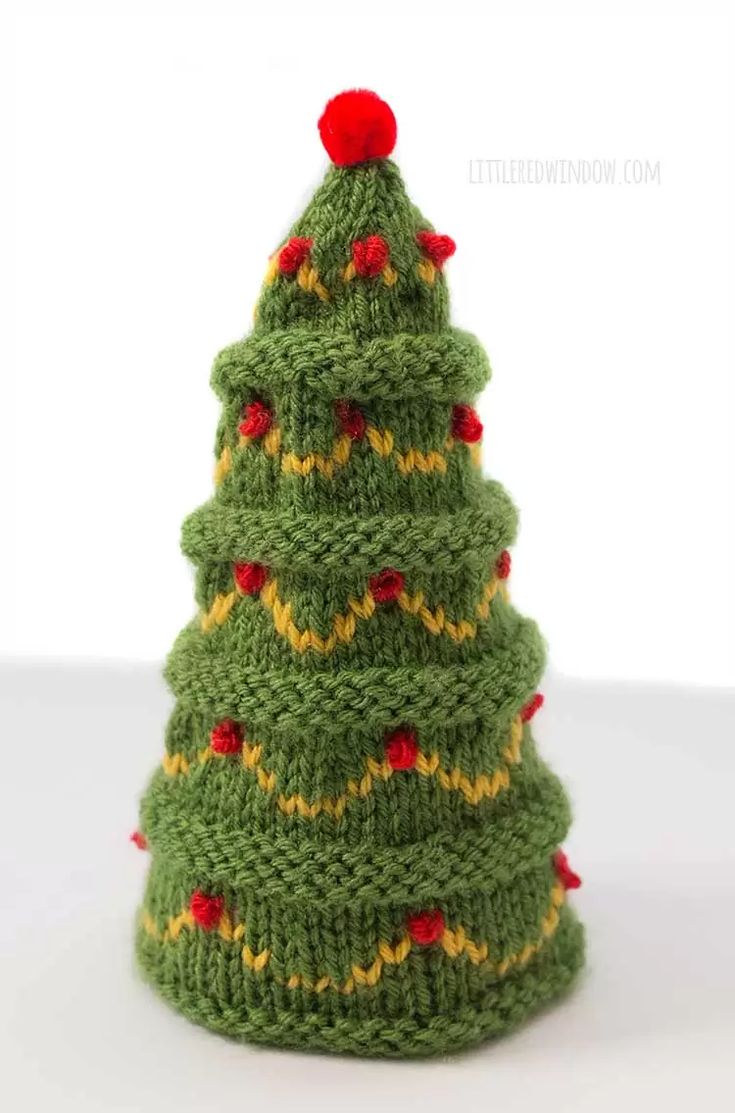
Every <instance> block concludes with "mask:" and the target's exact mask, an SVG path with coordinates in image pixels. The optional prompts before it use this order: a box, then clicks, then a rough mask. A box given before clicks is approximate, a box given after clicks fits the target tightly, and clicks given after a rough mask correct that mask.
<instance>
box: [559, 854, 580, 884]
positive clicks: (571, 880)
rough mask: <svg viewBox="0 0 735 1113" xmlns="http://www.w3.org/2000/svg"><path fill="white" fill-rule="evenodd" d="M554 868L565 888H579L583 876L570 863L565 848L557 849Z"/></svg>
mask: <svg viewBox="0 0 735 1113" xmlns="http://www.w3.org/2000/svg"><path fill="white" fill-rule="evenodd" d="M553 862H554V869H555V870H556V876H557V877H558V878H559V880H560V881H561V883H562V885H563V886H564V888H565V889H578V888H579V886H580V885H581V884H582V878H581V877H580V876H579V874H578V873H575V872H574V870H573V869H572V868H571V866H570V865H569V859H568V858H567V856H566V854H565V853H564V851H563V850H557V852H556V854H555V855H554V858H553Z"/></svg>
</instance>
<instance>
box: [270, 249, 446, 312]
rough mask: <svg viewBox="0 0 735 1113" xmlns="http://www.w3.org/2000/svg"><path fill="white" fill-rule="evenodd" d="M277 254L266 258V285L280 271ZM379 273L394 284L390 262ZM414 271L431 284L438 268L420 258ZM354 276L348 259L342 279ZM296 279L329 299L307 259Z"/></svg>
mask: <svg viewBox="0 0 735 1113" xmlns="http://www.w3.org/2000/svg"><path fill="white" fill-rule="evenodd" d="M279 251H280V248H279ZM278 254H279V252H278V251H276V252H274V254H273V255H272V256H271V257H270V259H269V260H268V266H267V268H266V272H265V278H264V282H265V285H266V286H271V285H272V284H273V283H274V282H275V280H276V278H277V277H278V275H279V273H280V272H279V268H278ZM302 271H305V277H304V278H303V280H302V279H301V272H302ZM310 273H313V275H314V278H313V279H311V278H309V277H307V276H308V275H309V274H310ZM380 273H381V275H382V278H383V282H384V283H385V284H386V286H395V284H396V282H397V281H398V271H397V270H396V269H395V268H394V267H392V266H391V264H390V263H386V265H385V266H384V267H383V269H382V271H381V272H380ZM416 273H417V275H418V276H419V278H420V279H421V280H422V281H423V282H427V283H428V284H429V286H433V285H434V281H435V279H436V276H437V273H438V268H437V267H436V266H435V265H434V263H432V261H431V259H421V260H420V261H419V262H418V264H417V265H416ZM356 276H357V271H356V270H355V264H354V263H353V262H352V260H350V262H349V263H348V264H347V266H346V267H345V268H344V269H343V271H342V279H343V281H344V282H351V281H352V279H353V278H355V277H356ZM296 281H297V282H298V284H299V286H300V287H301V289H302V290H305V291H306V292H307V293H316V294H317V295H318V296H319V297H320V298H321V300H322V301H329V290H327V289H326V287H325V286H322V284H321V282H319V277H318V275H317V272H316V270H314V268H313V267H312V265H311V263H310V262H309V261H308V260H307V261H306V262H304V263H302V264H301V266H300V268H299V270H298V273H297V275H296ZM316 286H318V287H319V289H316V288H315V287H316Z"/></svg>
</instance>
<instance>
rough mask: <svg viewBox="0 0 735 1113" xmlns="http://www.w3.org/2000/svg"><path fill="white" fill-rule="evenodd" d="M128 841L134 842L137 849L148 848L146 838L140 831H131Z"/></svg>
mask: <svg viewBox="0 0 735 1113" xmlns="http://www.w3.org/2000/svg"><path fill="white" fill-rule="evenodd" d="M130 841H131V842H134V843H135V845H136V846H137V848H138V850H147V849H148V839H147V838H146V837H145V835H144V834H143V832H142V831H133V833H132V835H131V836H130Z"/></svg>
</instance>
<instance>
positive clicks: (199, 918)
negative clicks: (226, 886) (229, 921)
mask: <svg viewBox="0 0 735 1113" xmlns="http://www.w3.org/2000/svg"><path fill="white" fill-rule="evenodd" d="M189 908H190V909H191V914H192V916H193V917H194V920H195V922H196V923H197V924H199V927H201V928H204V930H205V931H212V929H213V928H216V927H217V924H218V923H219V922H220V920H221V918H222V913H223V912H224V908H225V899H224V897H210V896H207V894H206V893H203V892H202V891H201V889H197V890H196V892H194V893H192V896H191V900H190V902H189Z"/></svg>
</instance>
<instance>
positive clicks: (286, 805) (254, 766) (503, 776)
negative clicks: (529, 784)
mask: <svg viewBox="0 0 735 1113" xmlns="http://www.w3.org/2000/svg"><path fill="white" fill-rule="evenodd" d="M522 738H523V722H522V721H521V717H520V715H519V716H517V717H516V718H515V719H514V720H513V722H512V724H511V728H510V741H509V742H508V745H507V746H506V747H505V749H504V750H503V759H504V762H505V763H506V764H504V765H501V766H500V767H499V768H498V769H496V770H495V771H494V772H493V773H481V774H480V775H479V776H478V777H475V779H474V780H473V779H472V778H470V777H468V776H467V774H466V773H463V772H462V770H461V769H460V768H459V767H458V766H456V765H455V766H454V767H453V768H452V769H449V770H447V769H442V768H441V766H440V764H439V755H438V754H437V753H436V752H434V753H433V754H425V753H422V752H419V755H418V757H417V759H416V765H415V766H414V768H415V770H416V772H417V773H418V774H420V776H422V777H436V779H437V781H438V783H439V784H440V785H441V787H442V788H443V789H444V790H445V791H446V792H461V793H462V795H463V796H464V798H465V800H466V801H467V803H468V804H473V805H477V804H479V803H480V802H481V801H482V800H484V799H486V798H487V799H490V800H494V799H495V797H496V796H497V795H498V794H499V793H500V792H501V791H503V790H504V789H507V788H509V787H510V768H509V766H511V765H518V764H519V763H520V760H521V741H522ZM262 751H263V746H262V743H260V742H256V743H251V742H247V741H245V742H244V743H243V748H242V764H243V766H244V767H245V769H248V770H249V771H250V772H252V773H254V774H255V776H256V779H257V782H258V786H259V787H260V788H261V790H262V791H263V792H266V793H273V792H275V791H276V774H275V773H274V772H272V771H270V772H269V771H268V770H266V769H264V768H263V766H262V765H261V758H262ZM226 756H227V755H224V754H215V753H214V751H213V750H212V748H211V747H210V746H206V747H205V748H204V749H202V750H200V751H199V753H198V754H197V755H196V757H195V758H193V759H191V760H189V758H187V757H186V756H185V755H184V754H182V753H175V754H164V757H163V761H162V765H163V770H164V772H165V773H166V775H167V776H169V777H176V776H179V775H182V774H184V775H185V774H187V773H189V772H190V770H191V768H192V766H194V765H204V764H206V762H208V761H211V760H212V759H215V760H216V759H220V758H222V759H223V758H224V757H226ZM395 772H396V770H394V769H393V768H392V767H391V765H390V764H389V763H388V762H387V761H376V759H375V758H373V757H369V758H367V760H366V761H365V772H364V774H363V775H362V777H361V778H360V779H359V780H349V781H348V782H347V787H346V789H345V791H344V792H342V793H340V795H339V796H324V797H322V798H321V799H319V800H313V801H309V800H307V799H305V797H303V796H301V795H299V794H294V795H291V796H285V795H284V794H283V793H282V792H281V793H279V794H278V795H277V796H276V804H277V805H278V807H279V808H280V810H281V811H282V812H283V813H284V815H288V816H292V815H300V816H302V817H303V818H304V819H315V818H316V817H317V816H318V815H320V814H321V813H322V812H324V814H325V815H329V816H331V817H332V818H333V819H341V817H342V816H343V815H344V811H345V808H346V807H347V804H348V803H349V801H350V800H357V799H359V800H364V799H365V798H366V797H367V796H369V795H370V793H371V792H372V791H373V789H374V788H375V783H376V781H379V780H380V781H387V780H389V778H390V777H392V776H393V775H394V773H395ZM403 772H410V770H403Z"/></svg>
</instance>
